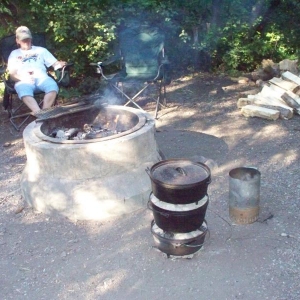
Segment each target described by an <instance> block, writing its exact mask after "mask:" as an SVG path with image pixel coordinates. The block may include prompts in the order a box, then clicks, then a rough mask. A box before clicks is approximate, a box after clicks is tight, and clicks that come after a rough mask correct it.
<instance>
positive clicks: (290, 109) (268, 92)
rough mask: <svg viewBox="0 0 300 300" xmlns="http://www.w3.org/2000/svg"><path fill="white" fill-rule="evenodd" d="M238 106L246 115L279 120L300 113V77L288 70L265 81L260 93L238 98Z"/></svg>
mask: <svg viewBox="0 0 300 300" xmlns="http://www.w3.org/2000/svg"><path fill="white" fill-rule="evenodd" d="M237 106H238V108H239V109H241V113H242V114H243V115H244V116H245V117H260V118H264V119H267V120H277V119H278V118H281V119H291V118H292V117H293V116H294V114H298V115H300V77H299V76H297V75H295V74H293V73H291V72H289V71H286V72H284V73H283V74H282V75H281V77H280V78H278V77H273V78H272V79H270V80H268V81H267V82H265V83H264V86H263V88H262V90H261V92H259V93H258V94H256V95H248V96H247V98H240V99H238V102H237Z"/></svg>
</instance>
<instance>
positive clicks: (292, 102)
mask: <svg viewBox="0 0 300 300" xmlns="http://www.w3.org/2000/svg"><path fill="white" fill-rule="evenodd" d="M281 98H282V99H283V100H284V101H285V102H286V103H287V104H288V105H289V106H290V107H292V108H293V109H294V111H295V113H296V114H297V115H300V99H299V97H298V96H297V95H295V94H294V93H292V92H286V93H284V94H283V95H282V96H281Z"/></svg>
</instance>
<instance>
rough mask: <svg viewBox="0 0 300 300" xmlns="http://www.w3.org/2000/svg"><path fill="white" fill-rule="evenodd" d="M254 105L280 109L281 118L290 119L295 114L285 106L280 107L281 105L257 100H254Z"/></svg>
mask: <svg viewBox="0 0 300 300" xmlns="http://www.w3.org/2000/svg"><path fill="white" fill-rule="evenodd" d="M253 105H255V106H259V107H264V108H268V109H272V110H278V111H279V112H280V115H279V118H280V119H284V120H289V119H291V118H292V117H293V115H294V114H293V112H292V111H291V110H289V109H285V108H283V107H280V106H272V105H264V104H259V103H257V102H254V103H253Z"/></svg>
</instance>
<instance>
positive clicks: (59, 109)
mask: <svg viewBox="0 0 300 300" xmlns="http://www.w3.org/2000/svg"><path fill="white" fill-rule="evenodd" d="M92 107H94V105H93V104H86V103H85V102H79V103H76V104H71V105H67V106H55V107H50V108H47V109H42V110H40V111H38V112H36V113H34V116H35V117H36V118H37V119H36V122H41V121H44V120H49V119H54V118H58V117H61V116H64V115H68V114H73V113H76V112H80V111H84V110H88V109H91V108H92Z"/></svg>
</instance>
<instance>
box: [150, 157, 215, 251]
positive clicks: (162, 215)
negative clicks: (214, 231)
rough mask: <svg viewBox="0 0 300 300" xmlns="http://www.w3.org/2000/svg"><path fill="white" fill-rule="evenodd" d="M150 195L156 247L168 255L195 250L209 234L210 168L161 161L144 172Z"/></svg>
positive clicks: (202, 165) (182, 162)
mask: <svg viewBox="0 0 300 300" xmlns="http://www.w3.org/2000/svg"><path fill="white" fill-rule="evenodd" d="M147 173H148V175H149V177H150V179H151V186H152V192H151V194H150V197H149V201H148V208H149V209H150V210H152V212H153V216H154V220H153V221H152V223H151V233H152V235H153V238H154V242H155V246H156V248H158V249H159V250H160V251H162V252H164V253H166V254H167V255H168V256H170V255H174V256H185V255H190V254H194V253H195V252H196V251H198V250H199V249H200V248H201V247H202V245H203V243H204V239H205V235H206V233H207V231H208V227H207V223H206V221H205V214H206V209H207V206H208V202H209V197H208V194H207V188H208V185H209V184H210V182H211V174H210V169H209V168H208V167H207V166H206V165H205V164H203V163H200V162H193V161H191V160H187V159H171V160H163V161H160V162H158V163H156V164H154V165H153V166H152V167H151V169H147Z"/></svg>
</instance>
